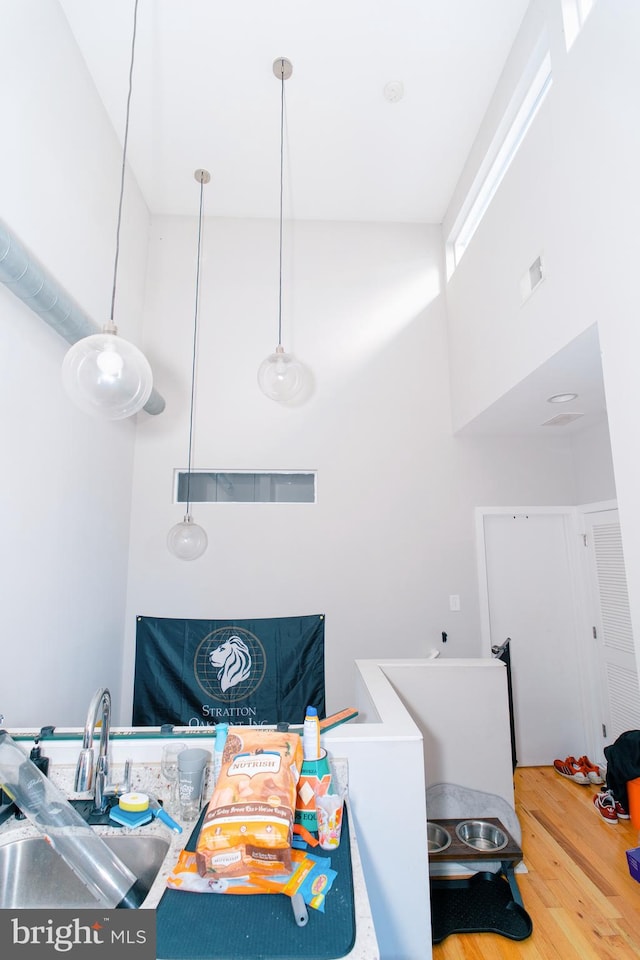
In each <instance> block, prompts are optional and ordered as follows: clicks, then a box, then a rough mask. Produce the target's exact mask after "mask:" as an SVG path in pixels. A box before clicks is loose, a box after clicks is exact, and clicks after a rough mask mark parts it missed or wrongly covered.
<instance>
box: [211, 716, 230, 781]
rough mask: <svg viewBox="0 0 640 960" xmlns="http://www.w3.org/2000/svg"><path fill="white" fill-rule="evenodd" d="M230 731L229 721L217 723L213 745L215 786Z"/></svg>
mask: <svg viewBox="0 0 640 960" xmlns="http://www.w3.org/2000/svg"><path fill="white" fill-rule="evenodd" d="M228 733H229V724H228V723H216V740H215V743H214V746H213V784H214V786H215V785H216V783H217V782H218V777H219V776H220V770H221V769H222V754H223V753H224V745H225V743H226V742H227V736H228Z"/></svg>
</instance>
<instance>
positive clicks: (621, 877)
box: [433, 767, 640, 960]
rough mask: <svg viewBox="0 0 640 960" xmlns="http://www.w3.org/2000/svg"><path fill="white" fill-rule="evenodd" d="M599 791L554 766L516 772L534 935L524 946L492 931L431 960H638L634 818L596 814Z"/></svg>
mask: <svg viewBox="0 0 640 960" xmlns="http://www.w3.org/2000/svg"><path fill="white" fill-rule="evenodd" d="M600 789H602V788H601V787H597V786H583V785H580V784H577V783H574V782H573V781H572V780H567V779H565V778H564V777H561V776H559V775H558V774H557V773H556V772H555V771H554V769H553V767H519V768H518V769H517V770H516V773H515V793H516V811H517V814H518V817H519V820H520V825H521V827H522V850H523V853H524V862H525V864H526V866H527V869H528V871H529V872H528V873H526V874H522V873H521V874H518V875H517V877H518V886H519V888H520V892H521V894H522V899H523V902H524V906H525V909H526V910H527V912H528V914H529V916H530V917H531V919H532V921H533V933H532V935H531V936H530V937H529V938H528V939H527V940H522V941H520V942H517V941H512V940H508V939H507V938H506V937H501V936H498V935H496V934H492V933H480V934H452V935H450V936H449V937H447V938H446V939H445V940H444V941H443V942H442V943H440V944H438V945H436V946H434V948H433V957H434V960H520V958H522V960H631V958H634V960H637V958H640V883H638V882H637V881H635V880H634V879H633V878H632V877H631V875H630V874H629V869H628V867H627V858H626V855H625V851H626V850H629V849H631V848H633V847H638V846H640V838H639V836H638V831H637V830H635V829H634V828H633V827H632V825H631V822H630V821H629V820H619V821H618V823H617V824H607V823H605V822H604V821H603V820H602V818H601V817H600V816H599V815H598V813H597V812H596V811H595V808H594V806H593V796H594V794H595V793H597V792H598V790H600Z"/></svg>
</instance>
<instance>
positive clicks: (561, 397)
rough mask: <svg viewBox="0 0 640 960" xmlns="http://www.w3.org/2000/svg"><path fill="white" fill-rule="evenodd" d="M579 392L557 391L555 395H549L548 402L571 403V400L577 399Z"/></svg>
mask: <svg viewBox="0 0 640 960" xmlns="http://www.w3.org/2000/svg"><path fill="white" fill-rule="evenodd" d="M577 397H578V394H577V393H556V394H554V396H553V397H547V403H569V401H570V400H576V399H577Z"/></svg>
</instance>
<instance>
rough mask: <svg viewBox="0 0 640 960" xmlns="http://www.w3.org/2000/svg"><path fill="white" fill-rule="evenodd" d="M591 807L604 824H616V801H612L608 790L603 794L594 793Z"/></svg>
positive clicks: (611, 795)
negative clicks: (592, 806)
mask: <svg viewBox="0 0 640 960" xmlns="http://www.w3.org/2000/svg"><path fill="white" fill-rule="evenodd" d="M593 805H594V807H595V808H596V810H597V811H598V813H599V814H600V816H601V817H602V819H603V820H604V822H605V823H617V822H618V814H617V812H616V801H615V800H614V799H613V794H612V793H611V791H610V790H605V791H604V792H603V793H596V795H595V796H594V798H593Z"/></svg>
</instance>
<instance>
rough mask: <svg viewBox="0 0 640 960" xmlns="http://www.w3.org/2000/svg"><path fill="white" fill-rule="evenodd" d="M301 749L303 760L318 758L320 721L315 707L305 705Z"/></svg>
mask: <svg viewBox="0 0 640 960" xmlns="http://www.w3.org/2000/svg"><path fill="white" fill-rule="evenodd" d="M302 750H303V753H304V759H305V760H319V759H320V721H319V719H318V711H317V710H316V708H315V707H307V713H306V715H305V718H304V724H303V727H302Z"/></svg>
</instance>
